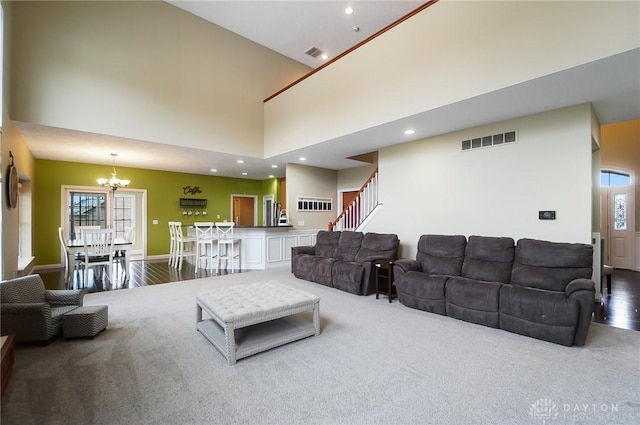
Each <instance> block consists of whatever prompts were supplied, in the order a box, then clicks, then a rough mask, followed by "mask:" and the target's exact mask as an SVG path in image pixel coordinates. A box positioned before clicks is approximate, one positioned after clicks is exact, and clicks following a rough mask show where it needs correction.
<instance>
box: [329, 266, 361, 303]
mask: <svg viewBox="0 0 640 425" xmlns="http://www.w3.org/2000/svg"><path fill="white" fill-rule="evenodd" d="M364 271H365V270H364V266H363V265H362V264H360V263H356V262H353V261H336V262H335V263H334V265H333V271H332V278H333V286H334V287H336V288H338V289H340V290H342V291H346V292H350V293H352V294H356V295H365V294H364V293H363V290H362V283H363V276H364ZM367 295H368V294H367Z"/></svg>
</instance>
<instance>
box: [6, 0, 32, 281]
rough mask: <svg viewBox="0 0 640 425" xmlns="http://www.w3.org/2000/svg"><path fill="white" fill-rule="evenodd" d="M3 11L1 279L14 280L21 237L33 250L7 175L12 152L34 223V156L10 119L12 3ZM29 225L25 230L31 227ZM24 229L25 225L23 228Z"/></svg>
mask: <svg viewBox="0 0 640 425" xmlns="http://www.w3.org/2000/svg"><path fill="white" fill-rule="evenodd" d="M2 8H3V11H4V16H5V19H4V33H3V43H4V56H3V68H4V69H3V78H2V84H3V90H2V91H3V93H2V95H3V99H2V131H1V133H0V147H1V155H2V156H1V161H0V171H1V172H0V175H1V177H0V179H1V180H2V182H1V183H2V184H1V186H0V187H1V189H0V193H1V195H2V196H0V198H1V199H0V202H2V279H9V278H12V277H15V276H16V274H17V270H18V255H19V254H20V252H19V249H18V247H19V243H18V242H19V238H23V241H22V245H23V251H24V252H23V254H24V255H27V254H30V251H31V235H30V234H23V235H20V232H19V230H20V219H21V214H20V210H19V209H18V208H9V206H8V204H7V194H6V181H5V179H6V173H7V167H8V166H9V164H10V163H11V162H10V159H9V152H11V153H12V154H13V157H14V165H15V166H16V168H17V170H18V175H19V177H20V181H21V183H22V185H23V187H22V189H21V193H22V194H23V195H22V196H23V197H24V200H25V202H24V203H25V205H26V206H27V207H28V208H27V210H26V211H23V212H22V219H23V220H24V221H27V222H28V223H30V222H31V216H32V215H31V209H30V205H31V195H32V182H33V178H34V160H33V155H31V152H30V151H29V149H28V148H27V146H26V144H25V142H24V139H22V137H21V136H20V134H19V133H18V132H17V131H16V129H15V127H14V126H13V123H12V122H11V119H10V117H9V114H8V111H7V108H6V105H7V101H6V99H7V98H8V96H9V94H10V84H9V78H8V75H9V72H8V69H9V68H10V66H11V53H12V48H11V41H12V38H11V27H12V22H11V20H10V19H8V17H9V16H10V14H11V9H12V4H11V3H7V2H2ZM28 226H29V224H27V226H26V227H28ZM23 227H25V226H23Z"/></svg>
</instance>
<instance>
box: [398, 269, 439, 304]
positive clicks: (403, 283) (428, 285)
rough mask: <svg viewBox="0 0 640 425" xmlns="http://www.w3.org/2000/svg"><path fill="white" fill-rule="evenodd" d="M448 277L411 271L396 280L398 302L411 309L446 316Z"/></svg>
mask: <svg viewBox="0 0 640 425" xmlns="http://www.w3.org/2000/svg"><path fill="white" fill-rule="evenodd" d="M447 279H448V277H447V276H442V275H430V274H427V273H422V272H416V271H410V272H407V273H403V274H402V276H401V277H400V278H399V279H396V281H395V286H396V292H397V294H398V300H400V302H401V303H402V304H403V305H405V306H407V307H411V308H417V309H419V310H424V311H429V312H431V313H437V314H445V307H444V285H445V282H446V281H447Z"/></svg>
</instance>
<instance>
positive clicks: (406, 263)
mask: <svg viewBox="0 0 640 425" xmlns="http://www.w3.org/2000/svg"><path fill="white" fill-rule="evenodd" d="M393 266H394V267H393V270H394V271H396V270H400V271H402V272H403V273H407V272H419V271H422V267H421V266H420V263H419V262H418V261H417V260H412V259H411V258H401V259H399V260H396V261H395V262H394V263H393Z"/></svg>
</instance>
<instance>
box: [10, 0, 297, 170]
mask: <svg viewBox="0 0 640 425" xmlns="http://www.w3.org/2000/svg"><path fill="white" fill-rule="evenodd" d="M12 6H13V16H12V19H13V63H12V68H11V78H12V87H13V95H12V102H11V105H10V114H11V118H12V119H14V120H18V121H27V122H33V123H36V124H43V125H47V126H53V127H61V128H68V129H74V130H81V131H86V132H92V133H101V134H107V135H113V136H121V137H127V138H132V139H139V140H145V141H154V142H160V143H167V144H176V145H183V146H188V147H193V148H199V149H205V150H214V151H220V152H226V153H236V154H242V155H247V156H253V157H263V99H264V98H265V97H267V96H268V95H270V94H272V93H273V92H275V91H277V90H279V89H280V88H282V87H284V86H285V85H287V84H288V83H290V82H291V81H293V80H295V79H296V78H298V77H300V76H302V75H304V74H305V73H307V72H308V71H309V68H308V67H306V66H304V65H302V64H300V63H298V62H295V61H293V60H290V59H288V58H285V57H284V56H282V55H280V54H278V53H275V52H273V51H271V50H269V49H267V48H265V47H262V46H260V45H258V44H256V43H253V42H251V41H249V40H247V39H244V38H242V37H240V36H238V35H236V34H234V33H232V32H230V31H227V30H225V29H223V28H221V27H217V26H215V25H213V24H211V23H209V22H207V21H204V20H202V19H200V18H197V17H195V16H194V15H191V14H189V13H187V12H185V11H183V10H181V9H178V8H176V7H174V6H172V5H170V4H168V3H166V2H163V1H152V2H149V1H140V2H136V1H107V2H92V1H77V2H57V1H50V2H31V1H25V2H22V1H21V2H14V3H13V4H12Z"/></svg>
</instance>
